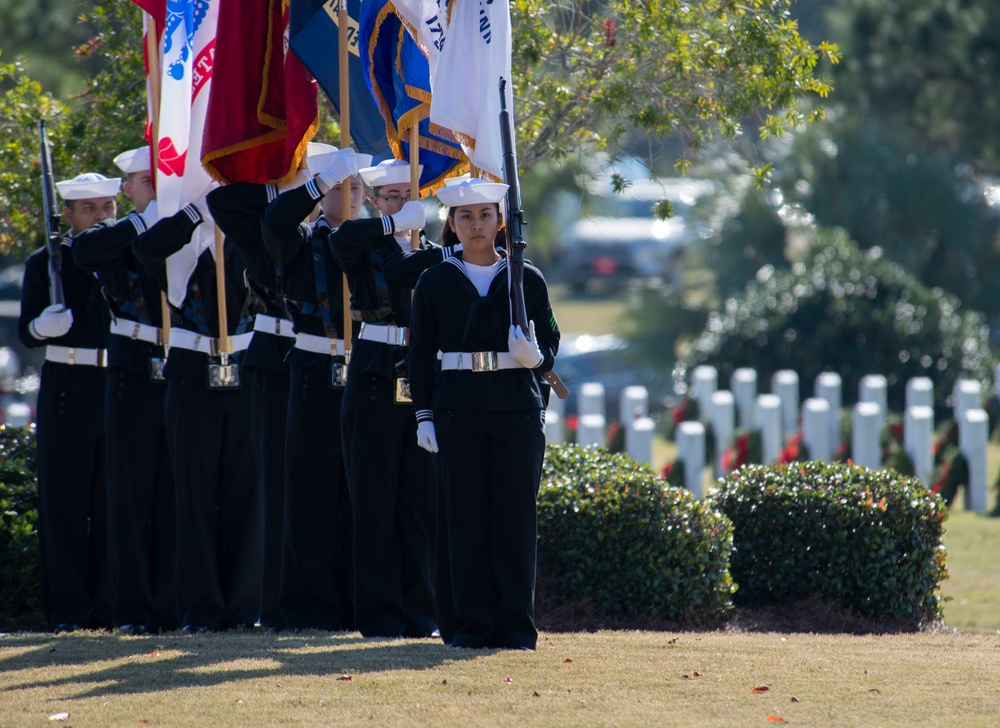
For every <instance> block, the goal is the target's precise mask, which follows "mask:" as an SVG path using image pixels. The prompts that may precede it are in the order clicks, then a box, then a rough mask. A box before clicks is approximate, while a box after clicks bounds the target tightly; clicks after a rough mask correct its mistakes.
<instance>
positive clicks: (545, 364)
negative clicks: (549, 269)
mask: <svg viewBox="0 0 1000 728" xmlns="http://www.w3.org/2000/svg"><path fill="white" fill-rule="evenodd" d="M525 280H526V281H527V280H530V281H531V288H532V296H531V303H530V304H529V305H530V308H529V310H528V319H529V320H531V321H534V322H535V341H536V342H538V348H539V349H540V350H541V352H542V357H543V359H542V363H541V364H539V365H538V366H537V367H535V368H536V369H537V370H538V371H541V372H547V371H549V370H550V369H552V367H553V366H554V365H555V360H556V354H557V353H558V351H559V339H560V336H561V334H560V333H559V324H558V323H556V316H555V314H554V313H553V312H552V304H551V303H550V302H549V289H548V286H547V285H546V284H545V278H543V277H542V274H541V273H540V272H539V271H538V270H537V269H535V268H528V267H526V268H525Z"/></svg>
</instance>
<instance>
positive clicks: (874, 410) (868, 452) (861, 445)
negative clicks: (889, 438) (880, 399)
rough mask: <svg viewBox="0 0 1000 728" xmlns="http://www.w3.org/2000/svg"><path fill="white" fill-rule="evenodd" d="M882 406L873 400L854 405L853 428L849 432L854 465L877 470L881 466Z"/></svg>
mask: <svg viewBox="0 0 1000 728" xmlns="http://www.w3.org/2000/svg"><path fill="white" fill-rule="evenodd" d="M881 433H882V408H881V407H879V406H878V404H876V403H875V402H858V403H857V404H856V405H855V406H854V428H853V432H852V433H851V435H852V437H851V459H852V460H853V461H854V464H855V465H863V466H864V467H866V468H870V469H872V470H877V469H878V468H881V467H882V446H881V444H880V443H879V436H880V435H881Z"/></svg>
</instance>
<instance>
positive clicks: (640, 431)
mask: <svg viewBox="0 0 1000 728" xmlns="http://www.w3.org/2000/svg"><path fill="white" fill-rule="evenodd" d="M655 431H656V423H655V422H653V421H652V420H651V419H649V418H648V417H640V418H639V419H637V420H635V422H633V423H632V426H631V427H629V428H628V429H627V430H625V451H626V452H627V453H628V456H629V457H630V458H632V459H633V460H635V461H636V462H637V463H646V464H647V465H652V464H653V433H654V432H655Z"/></svg>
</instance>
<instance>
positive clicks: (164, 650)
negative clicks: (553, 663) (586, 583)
mask: <svg viewBox="0 0 1000 728" xmlns="http://www.w3.org/2000/svg"><path fill="white" fill-rule="evenodd" d="M18 648H32V649H29V650H28V651H26V652H18V654H11V653H10V651H9V650H10V649H15V650H16V649H18ZM494 652H496V650H459V649H455V648H451V647H448V646H446V645H444V644H442V643H441V642H439V641H436V640H435V641H431V640H381V639H375V638H364V637H361V636H360V635H358V634H357V633H325V632H315V633H313V632H310V633H299V634H289V635H284V634H274V633H266V632H264V633H254V632H239V631H237V632H227V633H207V634H202V635H186V634H183V633H181V632H169V633H166V634H161V635H150V636H143V637H129V636H122V635H117V634H108V633H98V632H76V633H74V634H69V635H48V634H34V635H32V634H17V635H7V636H4V637H2V638H0V673H8V674H10V673H12V672H14V671H25V670H46V669H48V668H65V667H73V666H78V667H79V668H80V669H79V670H78V671H75V672H74V673H73V674H72V675H71V676H69V677H65V678H59V679H51V678H44V677H43V678H39V679H37V680H29V681H23V682H19V683H16V684H9V685H7V686H6V687H4V688H2V689H0V691H2V692H13V691H19V690H30V689H33V688H51V687H56V686H73V685H81V686H86V685H91V686H92V687H90V689H85V690H82V691H81V692H79V693H77V694H75V695H73V696H67V697H73V698H77V699H79V698H87V697H99V696H107V695H125V694H142V693H153V692H160V691H166V690H173V689H176V688H184V687H204V686H213V685H220V684H223V683H227V682H230V681H233V680H253V679H261V678H282V677H286V676H314V677H329V676H332V675H337V676H341V675H351V674H365V673H373V672H380V671H388V670H398V669H401V668H405V669H407V670H426V669H430V668H434V667H437V666H439V665H442V664H444V663H449V662H456V661H459V660H469V659H475V658H478V657H482V656H484V655H490V654H493V653H494ZM5 653H6V654H5ZM123 660H124V662H123ZM105 663H111V664H107V666H106V667H102V666H101V665H102V664H105Z"/></svg>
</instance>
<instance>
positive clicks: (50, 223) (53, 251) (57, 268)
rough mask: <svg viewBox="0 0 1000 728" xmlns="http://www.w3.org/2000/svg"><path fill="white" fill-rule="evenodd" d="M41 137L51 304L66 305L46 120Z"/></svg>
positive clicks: (41, 122) (41, 120)
mask: <svg viewBox="0 0 1000 728" xmlns="http://www.w3.org/2000/svg"><path fill="white" fill-rule="evenodd" d="M38 133H39V135H40V136H41V161H42V201H43V203H44V206H45V237H46V241H45V245H46V247H47V248H48V250H49V302H50V303H52V304H53V305H55V304H59V305H60V306H65V305H66V296H65V295H64V293H63V282H62V242H61V241H62V236H61V235H59V208H58V207H57V206H56V183H55V179H54V178H53V175H52V151H51V149H49V140H48V138H47V137H46V136H45V119H39V120H38Z"/></svg>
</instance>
